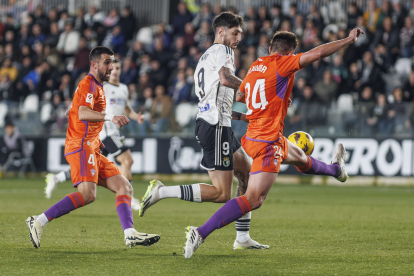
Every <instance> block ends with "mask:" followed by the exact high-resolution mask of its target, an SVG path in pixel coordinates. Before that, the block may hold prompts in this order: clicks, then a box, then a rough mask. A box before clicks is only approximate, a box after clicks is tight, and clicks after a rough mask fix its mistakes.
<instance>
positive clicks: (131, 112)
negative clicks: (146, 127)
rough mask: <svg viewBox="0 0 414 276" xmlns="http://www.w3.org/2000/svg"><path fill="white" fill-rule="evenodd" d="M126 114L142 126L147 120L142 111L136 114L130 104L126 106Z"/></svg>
mask: <svg viewBox="0 0 414 276" xmlns="http://www.w3.org/2000/svg"><path fill="white" fill-rule="evenodd" d="M124 114H125V115H126V116H127V117H128V118H130V119H133V120H135V121H137V122H138V124H140V125H141V124H143V123H144V120H145V118H144V115H142V111H140V112H139V113H136V112H135V111H134V110H133V109H132V107H131V106H130V105H129V104H126V105H125V109H124Z"/></svg>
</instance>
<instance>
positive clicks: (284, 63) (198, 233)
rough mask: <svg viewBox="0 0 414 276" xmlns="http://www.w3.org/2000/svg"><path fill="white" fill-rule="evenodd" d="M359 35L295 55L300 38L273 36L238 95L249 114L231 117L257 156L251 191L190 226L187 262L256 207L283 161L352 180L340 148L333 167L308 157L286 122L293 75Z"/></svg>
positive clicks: (309, 171) (246, 145)
mask: <svg viewBox="0 0 414 276" xmlns="http://www.w3.org/2000/svg"><path fill="white" fill-rule="evenodd" d="M361 34H364V32H363V31H362V30H361V29H360V28H355V29H353V30H352V31H351V32H350V34H349V37H347V38H345V39H342V40H338V41H334V42H331V43H327V44H324V45H321V46H318V47H316V48H314V49H312V50H310V51H308V52H306V53H300V54H296V55H294V51H295V49H296V47H297V44H298V40H297V37H296V35H295V34H294V33H291V32H286V31H279V32H276V33H275V34H274V35H273V39H272V41H271V45H270V47H269V53H270V54H269V56H266V57H261V58H259V59H257V60H256V61H255V62H254V63H253V64H252V65H251V67H250V69H249V71H248V72H247V75H246V77H245V79H244V80H243V83H242V84H241V85H240V87H239V90H238V91H237V94H236V100H237V101H240V102H245V103H246V106H247V112H246V114H242V113H239V112H234V111H233V114H232V115H233V119H236V120H243V121H245V122H247V123H249V126H248V130H247V133H246V135H245V136H244V137H243V138H242V145H243V148H244V149H245V150H246V152H247V154H249V155H250V156H251V157H252V158H253V164H252V169H251V172H250V178H249V182H248V186H247V191H246V193H245V194H244V195H243V196H240V197H236V198H234V199H232V200H230V201H228V202H227V203H226V204H225V205H224V206H223V207H222V208H220V209H219V210H218V211H217V212H216V213H215V214H214V215H213V216H212V217H211V218H210V219H209V220H208V221H207V222H206V223H205V224H204V225H202V226H201V227H198V228H197V227H193V226H189V227H188V232H187V242H186V246H185V252H184V256H185V258H190V257H191V256H192V255H193V253H194V252H195V251H196V250H197V248H198V247H199V246H200V245H201V244H202V243H203V242H204V241H205V239H206V238H207V237H208V236H209V235H210V234H211V233H212V232H213V231H214V230H216V229H219V228H222V227H223V226H226V225H227V224H230V223H231V222H233V221H235V220H237V219H239V218H240V217H242V216H243V215H244V214H246V213H248V212H250V211H252V210H255V209H258V208H259V207H260V206H261V205H262V204H263V201H264V200H265V198H266V196H267V194H268V193H269V191H270V188H271V187H272V185H273V183H274V182H275V180H276V177H277V175H278V173H279V169H280V164H281V163H282V162H283V163H284V164H292V165H294V166H295V167H296V168H297V169H298V170H299V171H300V172H302V173H305V174H313V175H328V176H333V177H335V178H336V179H337V180H339V181H341V182H345V181H346V180H347V179H348V173H347V172H346V169H345V157H346V151H345V148H344V146H343V145H342V144H338V145H337V147H336V150H335V154H334V158H333V159H334V160H333V164H326V163H324V162H322V161H320V160H318V159H315V158H312V157H311V156H307V155H305V153H304V152H303V151H302V150H301V149H300V148H299V147H298V146H296V145H294V144H293V143H291V142H290V141H288V140H287V138H286V137H284V136H283V127H284V123H283V120H284V118H285V116H286V112H287V109H288V107H289V105H290V94H291V92H292V87H293V82H294V77H295V75H294V74H295V72H296V71H298V70H300V69H302V68H303V67H305V66H307V65H309V64H311V63H312V62H314V61H316V60H319V59H322V58H324V57H327V56H330V55H332V54H334V53H335V52H337V51H338V50H340V49H341V48H343V47H345V46H348V45H350V44H352V43H354V42H355V41H356V40H357V39H358V37H359V35H361Z"/></svg>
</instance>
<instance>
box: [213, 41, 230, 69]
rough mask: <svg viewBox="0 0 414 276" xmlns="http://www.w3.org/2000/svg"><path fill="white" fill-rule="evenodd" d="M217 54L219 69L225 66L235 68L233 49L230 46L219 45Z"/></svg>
mask: <svg viewBox="0 0 414 276" xmlns="http://www.w3.org/2000/svg"><path fill="white" fill-rule="evenodd" d="M216 55H217V56H216V60H217V70H220V69H221V68H222V67H223V66H224V67H227V68H229V69H230V70H231V71H233V70H234V65H233V49H231V48H230V47H228V46H225V45H221V46H220V47H218V51H217V54H216Z"/></svg>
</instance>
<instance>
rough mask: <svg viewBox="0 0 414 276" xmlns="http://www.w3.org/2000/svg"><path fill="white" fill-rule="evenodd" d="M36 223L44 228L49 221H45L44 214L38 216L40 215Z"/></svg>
mask: <svg viewBox="0 0 414 276" xmlns="http://www.w3.org/2000/svg"><path fill="white" fill-rule="evenodd" d="M37 221H38V222H39V223H40V224H41V225H43V226H46V224H48V222H49V220H48V219H47V217H46V215H45V213H43V214H40V215H39V216H38V217H37Z"/></svg>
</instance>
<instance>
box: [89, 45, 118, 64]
mask: <svg viewBox="0 0 414 276" xmlns="http://www.w3.org/2000/svg"><path fill="white" fill-rule="evenodd" d="M102 54H108V55H110V56H113V55H114V52H113V51H112V50H111V49H109V48H108V47H104V46H97V47H95V48H93V49H92V50H91V52H90V53H89V63H91V62H92V61H97V60H99V59H100V58H101V55H102Z"/></svg>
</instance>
